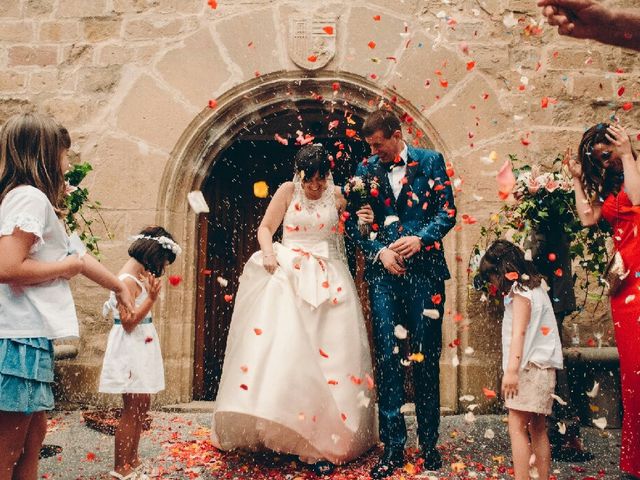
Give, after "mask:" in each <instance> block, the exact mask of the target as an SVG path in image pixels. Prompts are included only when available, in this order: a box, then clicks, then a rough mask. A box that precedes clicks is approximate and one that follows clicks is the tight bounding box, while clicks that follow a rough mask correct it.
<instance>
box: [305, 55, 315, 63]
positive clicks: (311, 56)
mask: <svg viewBox="0 0 640 480" xmlns="http://www.w3.org/2000/svg"><path fill="white" fill-rule="evenodd" d="M307 60H308V61H310V62H311V63H315V62H317V61H318V56H317V55H309V56H308V57H307Z"/></svg>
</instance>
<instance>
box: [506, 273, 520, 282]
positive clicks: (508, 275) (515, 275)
mask: <svg viewBox="0 0 640 480" xmlns="http://www.w3.org/2000/svg"><path fill="white" fill-rule="evenodd" d="M504 276H505V278H506V279H507V280H511V281H512V282H514V281H516V280H517V279H518V278H520V275H518V272H507V273H505V274H504Z"/></svg>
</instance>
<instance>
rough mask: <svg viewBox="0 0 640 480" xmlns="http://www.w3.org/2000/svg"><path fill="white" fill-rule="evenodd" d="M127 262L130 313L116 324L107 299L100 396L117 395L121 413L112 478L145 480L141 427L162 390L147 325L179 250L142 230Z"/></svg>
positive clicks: (153, 230)
mask: <svg viewBox="0 0 640 480" xmlns="http://www.w3.org/2000/svg"><path fill="white" fill-rule="evenodd" d="M133 240H134V241H133V243H132V244H131V246H130V247H129V256H130V257H131V258H130V259H129V260H128V261H127V263H125V265H124V266H123V267H122V269H121V270H120V272H119V278H120V279H121V280H122V281H123V282H124V284H125V285H126V286H127V287H128V288H129V290H130V292H131V294H132V295H133V296H134V297H135V299H136V300H135V311H134V314H133V316H132V318H131V319H130V320H128V321H126V320H121V318H120V316H119V313H118V310H117V308H116V302H115V296H114V295H111V297H110V298H109V300H108V301H107V302H106V303H105V305H104V314H105V315H108V314H109V313H112V314H113V320H114V325H113V327H112V328H111V332H110V333H109V340H108V343H107V350H106V352H105V355H104V361H103V364H102V374H101V375H100V387H99V391H100V392H102V393H120V394H122V400H123V404H124V408H123V411H122V417H121V419H120V423H119V424H118V428H117V429H116V435H115V437H116V438H115V455H114V458H115V462H114V463H115V467H114V471H112V472H111V476H112V477H114V478H119V479H134V478H135V479H140V478H146V476H145V475H144V473H142V471H141V470H142V463H141V461H140V459H139V458H138V444H139V443H140V434H141V433H142V425H143V422H144V420H145V418H146V414H147V412H148V410H149V405H150V403H151V394H152V393H158V392H159V391H161V390H164V367H163V364H162V354H161V352H160V342H159V340H158V334H157V332H156V329H155V327H154V325H153V323H152V320H151V308H152V307H153V304H154V302H155V301H156V299H157V298H158V293H159V292H160V277H161V276H162V274H163V273H164V269H165V267H166V266H167V265H168V264H171V263H173V262H174V260H175V259H176V255H178V254H179V253H180V247H179V246H178V244H177V243H176V242H175V241H174V240H173V238H172V237H171V234H169V232H167V231H166V230H165V229H164V228H162V227H147V228H145V229H144V230H142V231H141V232H140V234H139V235H136V236H135V237H133Z"/></svg>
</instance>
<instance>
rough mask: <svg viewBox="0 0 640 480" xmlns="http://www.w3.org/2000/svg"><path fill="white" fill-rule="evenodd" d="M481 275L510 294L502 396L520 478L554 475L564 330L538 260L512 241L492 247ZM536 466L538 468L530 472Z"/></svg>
mask: <svg viewBox="0 0 640 480" xmlns="http://www.w3.org/2000/svg"><path fill="white" fill-rule="evenodd" d="M480 275H481V277H482V279H483V280H484V281H485V282H487V283H491V284H493V285H494V286H495V287H496V288H497V291H498V294H499V295H502V296H503V298H504V317H503V320H502V370H503V372H504V376H503V377H502V396H503V398H504V399H505V402H504V404H505V407H507V409H508V410H509V436H510V438H511V451H512V456H513V468H514V471H515V479H516V480H529V478H539V479H540V480H548V478H549V469H550V464H551V451H550V448H549V437H548V435H547V418H546V417H547V416H548V415H550V414H551V407H552V405H553V397H552V395H553V394H554V389H555V385H556V370H558V369H562V345H561V343H560V332H558V324H557V322H556V318H555V315H554V313H553V306H552V305H551V299H550V298H549V295H548V294H547V292H546V290H545V288H544V286H545V284H544V282H543V279H542V276H541V275H540V273H538V271H537V270H536V268H535V266H534V265H533V263H532V262H530V261H527V260H525V258H524V252H523V251H522V250H520V248H518V247H517V246H516V245H514V244H513V243H511V242H508V241H506V240H497V241H495V242H494V243H493V244H491V246H490V247H489V248H488V249H487V251H486V253H485V254H484V256H483V257H482V260H481V261H480ZM532 455H535V460H534V462H531V460H532V459H533V458H534V457H532ZM530 465H531V469H532V470H533V469H535V470H537V473H535V472H530Z"/></svg>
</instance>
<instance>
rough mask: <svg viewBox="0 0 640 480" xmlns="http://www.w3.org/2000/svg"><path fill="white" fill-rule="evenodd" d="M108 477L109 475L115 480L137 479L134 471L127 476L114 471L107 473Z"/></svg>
mask: <svg viewBox="0 0 640 480" xmlns="http://www.w3.org/2000/svg"><path fill="white" fill-rule="evenodd" d="M109 475H111V476H112V477H113V478H117V479H118V480H135V479H136V478H137V476H136V475H137V472H136V471H135V470H134V471H132V472H131V473H129V474H128V475H121V474H119V473H118V472H116V471H115V470H112V471H111V472H109Z"/></svg>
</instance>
